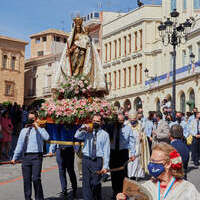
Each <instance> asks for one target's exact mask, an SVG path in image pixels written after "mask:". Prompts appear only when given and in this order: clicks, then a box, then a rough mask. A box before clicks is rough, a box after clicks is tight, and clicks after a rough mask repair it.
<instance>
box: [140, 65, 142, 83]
mask: <svg viewBox="0 0 200 200" xmlns="http://www.w3.org/2000/svg"><path fill="white" fill-rule="evenodd" d="M141 83H142V63H141V64H140V84H141Z"/></svg>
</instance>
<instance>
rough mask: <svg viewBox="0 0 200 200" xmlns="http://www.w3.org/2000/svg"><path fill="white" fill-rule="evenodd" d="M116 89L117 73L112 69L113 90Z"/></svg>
mask: <svg viewBox="0 0 200 200" xmlns="http://www.w3.org/2000/svg"><path fill="white" fill-rule="evenodd" d="M116 89H117V73H116V71H114V90H116Z"/></svg>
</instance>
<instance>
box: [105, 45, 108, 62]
mask: <svg viewBox="0 0 200 200" xmlns="http://www.w3.org/2000/svg"><path fill="white" fill-rule="evenodd" d="M107 61H108V45H107V44H105V62H107Z"/></svg>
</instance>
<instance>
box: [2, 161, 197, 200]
mask: <svg viewBox="0 0 200 200" xmlns="http://www.w3.org/2000/svg"><path fill="white" fill-rule="evenodd" d="M199 169H200V168H195V167H193V165H192V163H190V166H189V173H188V180H189V181H190V182H192V183H193V184H195V186H196V187H197V189H198V190H199V191H200V171H199ZM76 171H77V170H76ZM77 174H78V173H77ZM68 180H69V179H68ZM42 184H43V190H44V194H45V200H59V198H58V193H59V192H60V191H61V188H60V182H59V177H58V169H57V165H56V161H55V158H45V159H44V164H43V172H42ZM69 187H70V185H69ZM33 193H34V192H33ZM102 194H103V199H104V200H109V199H111V195H112V191H111V183H110V181H108V182H106V183H103V189H102ZM23 199H24V194H23V180H22V177H21V164H17V165H14V166H13V165H1V166H0V200H23ZM33 199H34V198H33ZM69 199H72V198H69ZM77 199H82V194H81V182H80V181H79V182H78V196H77Z"/></svg>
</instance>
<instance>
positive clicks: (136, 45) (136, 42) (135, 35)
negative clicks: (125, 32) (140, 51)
mask: <svg viewBox="0 0 200 200" xmlns="http://www.w3.org/2000/svg"><path fill="white" fill-rule="evenodd" d="M135 51H137V32H135Z"/></svg>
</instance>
